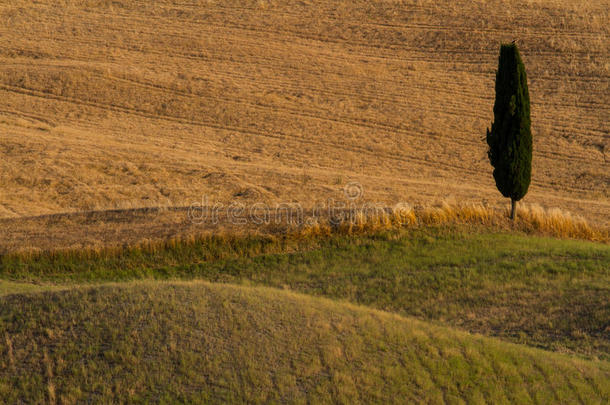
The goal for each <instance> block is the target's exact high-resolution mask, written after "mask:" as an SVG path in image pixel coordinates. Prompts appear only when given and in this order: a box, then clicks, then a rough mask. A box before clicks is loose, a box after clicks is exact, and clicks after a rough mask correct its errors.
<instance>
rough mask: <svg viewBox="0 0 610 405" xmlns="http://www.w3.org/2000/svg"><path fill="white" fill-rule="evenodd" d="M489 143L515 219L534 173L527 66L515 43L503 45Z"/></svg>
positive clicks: (496, 173)
mask: <svg viewBox="0 0 610 405" xmlns="http://www.w3.org/2000/svg"><path fill="white" fill-rule="evenodd" d="M487 144H488V145H489V151H488V153H487V154H488V156H489V161H490V162H491V165H492V166H493V167H494V171H493V175H494V179H495V180H496V186H497V187H498V190H500V192H501V193H502V195H503V196H504V197H507V198H510V201H511V210H510V218H511V219H512V220H514V219H515V210H516V207H517V201H519V200H521V199H522V198H523V197H524V196H525V194H526V193H527V189H528V188H529V185H530V180H531V174H532V132H531V129H530V96H529V92H528V89H527V76H526V74H525V66H524V65H523V62H522V61H521V56H520V55H519V49H517V45H516V44H515V43H514V42H513V43H512V44H503V45H501V46H500V60H499V64H498V71H497V73H496V101H495V104H494V122H493V123H492V124H491V130H489V129H487Z"/></svg>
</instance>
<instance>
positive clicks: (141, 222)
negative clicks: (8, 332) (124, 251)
mask: <svg viewBox="0 0 610 405" xmlns="http://www.w3.org/2000/svg"><path fill="white" fill-rule="evenodd" d="M609 10H610V6H609V4H608V2H607V1H601V0H592V1H588V2H582V3H574V2H572V1H568V0H529V1H511V2H508V1H498V0H485V1H462V0H460V1H448V0H442V1H441V2H438V1H380V0H379V1H371V0H367V1H362V0H356V1H353V0H349V1H331V0H318V1H309V0H305V1H263V0H261V1H246V0H241V1H235V0H228V1H213V0H209V1H206V0H181V1H169V0H164V1H154V2H151V1H136V0H115V1H110V0H62V1H56V0H40V1H36V2H32V1H29V0H27V1H26V0H14V1H10V2H2V3H0V21H2V24H0V97H1V101H0V135H1V136H0V222H1V225H2V227H3V229H4V232H3V233H2V236H0V245H2V246H12V247H15V246H16V247H17V248H19V247H28V246H30V245H34V247H35V246H36V245H37V243H38V242H35V240H37V239H36V238H37V237H38V238H39V239H40V240H41V241H42V240H45V239H46V240H48V239H49V235H51V239H53V240H58V241H59V242H58V243H59V245H61V246H65V245H72V244H74V243H76V241H79V240H80V241H82V240H83V235H85V236H86V235H95V236H94V237H92V240H90V241H89V240H87V239H86V238H85V239H84V240H85V241H86V243H89V242H91V243H96V242H100V241H101V242H104V243H106V242H112V241H113V240H114V239H116V238H119V239H120V238H121V236H120V235H122V233H121V232H119V231H115V230H116V229H123V230H124V229H130V228H131V229H132V230H134V229H135V230H137V231H138V232H141V235H143V237H146V236H155V235H156V233H157V232H161V230H162V232H164V236H165V234H167V236H171V234H172V233H176V232H179V231H178V230H179V229H180V227H181V226H183V225H184V224H185V223H186V219H185V215H184V212H182V211H167V212H166V213H159V212H153V213H147V212H137V213H133V211H128V210H129V209H133V208H139V207H155V206H170V207H180V206H187V205H189V204H191V203H192V202H193V201H200V200H201V198H202V196H203V195H206V196H208V197H209V199H210V200H211V201H219V202H224V203H228V202H229V201H241V202H244V203H248V202H254V201H264V202H269V203H275V202H279V201H288V202H295V201H296V202H300V203H302V204H303V205H304V206H311V205H313V204H314V202H316V201H323V200H325V199H326V198H328V197H334V196H337V194H338V193H339V190H341V188H342V187H343V185H345V184H346V183H348V182H350V181H358V182H360V183H361V184H362V185H363V187H364V190H365V197H366V199H368V200H374V201H379V202H381V203H384V204H388V205H391V204H393V203H396V202H399V201H406V202H409V203H412V204H426V205H427V204H432V203H435V202H438V201H441V200H446V199H449V200H456V201H475V202H481V201H486V202H487V203H489V204H492V205H496V204H504V203H505V201H503V200H502V199H501V198H500V195H499V193H498V191H497V190H496V189H495V186H494V183H493V178H492V177H491V167H490V165H489V163H488V160H487V157H486V144H485V142H484V139H483V138H484V135H485V129H486V128H487V127H488V126H489V125H490V122H491V119H492V117H493V114H492V106H493V96H494V78H495V68H496V64H497V53H498V48H499V44H500V42H501V41H510V40H513V39H515V38H517V39H518V40H519V44H520V48H521V51H522V55H523V58H524V61H525V64H526V68H527V70H528V75H529V84H530V94H531V97H532V121H533V125H532V129H533V133H534V148H535V149H534V167H533V182H532V186H531V188H530V193H529V194H528V196H527V197H526V198H525V202H528V203H535V204H540V205H543V206H545V207H558V208H561V209H564V210H567V211H570V212H573V213H575V214H579V215H583V216H584V217H586V218H588V219H589V220H590V221H592V222H595V223H597V224H603V225H608V224H610V169H609V163H608V154H609V153H610V135H609V132H610V122H609V120H608V118H609V115H610V114H609V112H610V111H609V110H610V106H609V100H610V91H609V90H610V89H609V83H610V81H609V76H610V52H609V47H610V30H609V29H608V27H607V22H608V20H609ZM108 209H122V210H127V211H123V212H122V213H121V212H114V213H112V214H109V215H108V216H106V215H105V214H103V213H99V212H98V213H95V214H83V212H91V211H103V210H108ZM79 212H80V214H79ZM57 213H74V214H70V215H62V216H50V217H49V216H48V215H49V214H57ZM41 215H46V216H44V217H39V216H41ZM160 218H164V219H163V220H160ZM83 229H88V230H87V231H86V232H82V230H83ZM172 229H174V231H172ZM71 233H74V234H75V235H77V236H74V237H73V238H72V239H71V238H70V237H69V235H70V234H71ZM43 234H44V235H43ZM66 235H68V236H66ZM113 238H114V239H113ZM32 241H34V242H32ZM40 243H42V242H40ZM20 244H23V246H19V245H20Z"/></svg>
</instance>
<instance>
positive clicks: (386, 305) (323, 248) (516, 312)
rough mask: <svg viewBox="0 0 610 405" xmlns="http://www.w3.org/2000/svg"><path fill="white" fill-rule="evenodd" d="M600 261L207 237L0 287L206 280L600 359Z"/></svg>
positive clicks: (531, 245) (594, 248)
mask: <svg viewBox="0 0 610 405" xmlns="http://www.w3.org/2000/svg"><path fill="white" fill-rule="evenodd" d="M286 252H292V253H286ZM609 263H610V248H609V247H608V246H607V245H600V244H594V243H588V242H579V241H565V240H555V239H548V238H538V237H525V236H518V235H508V234H493V233H467V232H462V231H460V230H459V229H453V230H451V229H443V228H429V229H421V230H417V231H410V232H406V233H405V232H403V233H389V234H385V235H376V236H357V237H351V238H347V237H341V236H337V237H332V238H330V239H326V240H317V241H292V242H291V241H286V240H276V239H265V238H251V239H243V240H230V241H223V240H222V239H212V240H208V241H207V243H206V244H192V245H189V244H178V245H174V246H168V247H166V248H165V249H162V250H156V251H154V252H146V251H140V250H136V251H128V252H123V253H122V254H120V255H118V256H112V255H110V256H103V257H102V258H91V259H83V258H82V257H69V256H68V257H66V256H58V257H55V258H53V259H51V258H49V257H42V258H40V259H38V260H32V259H30V260H28V259H25V260H23V261H21V262H19V261H11V260H8V259H7V258H5V259H4V261H3V262H1V263H0V279H13V280H21V281H29V282H36V283H39V284H40V283H42V284H43V285H51V286H52V285H56V284H68V285H70V284H73V283H82V282H101V281H124V280H133V279H142V278H158V279H206V280H209V281H216V282H225V283H246V284H256V285H266V286H271V287H278V288H285V287H287V288H290V289H292V290H296V291H300V292H304V293H307V294H312V295H318V296H325V297H329V298H335V299H342V300H347V301H351V302H354V303H358V304H363V305H367V306H370V307H373V308H377V309H382V310H387V311H392V312H395V313H398V314H401V315H409V316H416V317H418V318H420V319H424V320H431V321H435V322H439V323H444V324H447V325H451V326H455V327H459V328H462V329H465V330H468V331H470V332H478V333H483V334H486V335H492V336H500V337H503V338H505V339H508V340H510V341H513V342H519V343H526V344H529V345H534V346H539V347H543V348H546V349H551V350H555V351H570V352H577V353H579V354H583V355H586V356H598V357H601V358H604V359H607V358H608V357H609V356H610V343H609V342H610V339H609V336H608V329H607V320H608V319H609V318H610V307H609V305H608V302H609V298H608V297H610V287H609V286H610V270H609V268H610V266H609ZM0 288H1V287H0ZM10 288H14V287H5V289H6V290H9V289H10ZM19 288H20V289H23V288H32V287H31V286H28V285H23V284H20V287H19ZM36 288H47V287H46V286H45V287H36Z"/></svg>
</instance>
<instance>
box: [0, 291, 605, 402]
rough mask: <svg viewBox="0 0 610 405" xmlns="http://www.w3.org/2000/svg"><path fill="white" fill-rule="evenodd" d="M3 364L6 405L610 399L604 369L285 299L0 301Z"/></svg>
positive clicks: (193, 296)
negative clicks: (53, 403) (55, 402)
mask: <svg viewBox="0 0 610 405" xmlns="http://www.w3.org/2000/svg"><path fill="white" fill-rule="evenodd" d="M41 348H42V349H41ZM51 348H52V349H51ZM0 353H2V354H3V355H2V356H0V400H1V401H3V402H6V403H20V402H22V403H43V402H50V401H57V402H61V403H75V402H95V403H109V402H136V403H151V402H153V403H159V402H163V403H167V402H182V403H185V402H186V403H193V402H196V403H199V402H231V403H244V402H248V403H262V402H264V403H286V402H289V403H331V402H332V403H350V404H356V403H405V402H408V403H439V404H440V403H447V402H456V403H459V402H467V403H490V402H491V403H508V402H513V403H522V404H528V403H553V402H555V403H575V402H582V403H600V402H603V401H604V400H605V399H606V398H608V397H609V396H610V391H609V387H608V385H607V384H606V382H607V381H608V379H609V378H610V366H609V365H608V363H607V362H603V361H587V360H582V359H577V358H574V357H570V356H565V355H562V354H558V353H549V352H545V351H541V350H536V349H531V348H527V347H522V346H519V345H512V344H506V343H504V342H500V341H498V340H496V339H491V338H485V337H481V336H473V335H470V334H467V333H463V332H457V331H454V330H452V329H449V328H446V327H440V326H434V325H431V324H429V323H425V322H420V321H416V320H413V319H409V318H404V317H400V316H396V315H392V314H388V313H384V312H380V311H374V310H370V309H365V308H362V307H356V306H353V305H347V304H339V303H336V302H333V301H330V300H324V299H319V298H312V297H307V296H303V295H298V294H295V293H291V292H287V291H279V290H275V289H268V288H253V287H238V286H227V285H218V284H208V283H202V282H189V283H184V282H182V283H159V282H155V283H152V282H145V283H143V282H138V283H132V284H124V285H104V286H98V287H95V288H75V289H71V290H67V291H59V292H47V293H37V294H22V295H12V296H6V297H0Z"/></svg>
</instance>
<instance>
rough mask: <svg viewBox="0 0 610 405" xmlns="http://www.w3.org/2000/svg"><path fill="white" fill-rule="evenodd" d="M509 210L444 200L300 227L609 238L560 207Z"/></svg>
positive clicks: (308, 232) (309, 230)
mask: <svg viewBox="0 0 610 405" xmlns="http://www.w3.org/2000/svg"><path fill="white" fill-rule="evenodd" d="M507 214H508V213H507V212H504V211H502V210H498V209H494V208H492V207H489V206H486V205H483V204H466V205H457V204H449V203H443V204H442V205H440V206H438V207H423V208H422V207H420V208H411V207H409V206H405V205H400V206H397V207H395V208H392V209H386V210H378V211H376V212H374V213H370V212H362V211H355V212H350V213H349V214H346V215H344V218H340V219H338V220H337V219H335V220H334V221H333V220H332V219H331V220H329V219H324V220H321V221H319V220H318V221H313V223H311V224H309V225H307V226H305V227H304V228H303V229H302V230H300V235H302V236H316V235H331V234H333V233H339V234H347V235H351V234H366V233H375V232H381V231H390V230H395V229H401V228H410V227H419V226H430V225H435V226H436V225H441V226H444V225H473V226H479V225H483V226H485V227H487V228H489V229H497V230H512V231H520V232H525V233H529V234H538V235H546V236H552V237H558V238H573V239H584V240H590V241H594V242H604V243H608V242H610V230H609V229H608V228H607V227H598V226H593V225H590V224H589V222H588V221H587V220H586V219H584V218H582V217H579V216H573V215H572V214H570V213H568V212H565V211H563V210H561V209H557V208H554V209H550V210H546V209H544V208H542V207H540V206H538V205H524V204H520V205H519V208H518V212H517V219H516V220H515V221H514V222H513V221H511V220H510V219H508V215H507Z"/></svg>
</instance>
